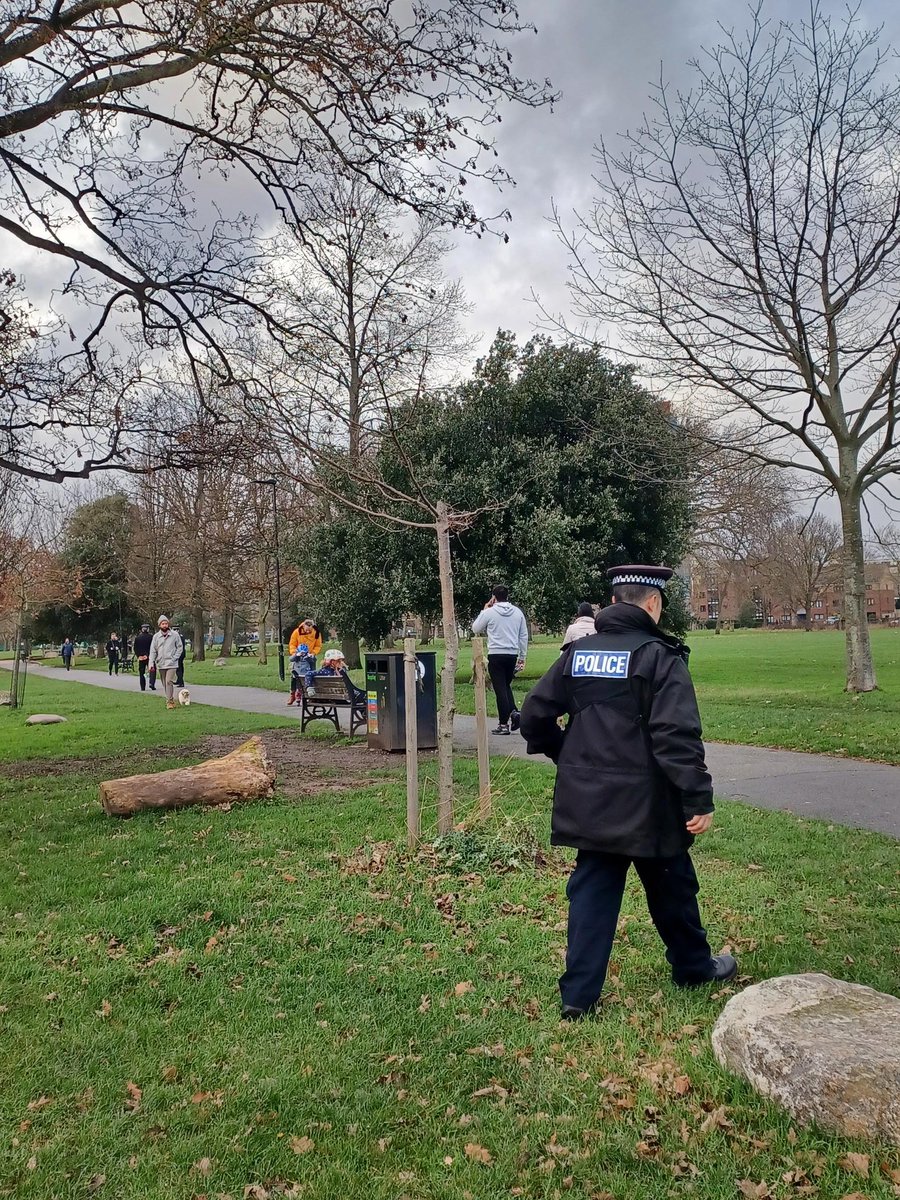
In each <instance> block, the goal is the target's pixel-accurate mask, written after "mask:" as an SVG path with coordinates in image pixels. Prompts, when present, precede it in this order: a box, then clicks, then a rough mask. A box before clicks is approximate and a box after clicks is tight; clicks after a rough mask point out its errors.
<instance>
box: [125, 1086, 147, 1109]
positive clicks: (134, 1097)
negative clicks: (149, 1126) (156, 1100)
mask: <svg viewBox="0 0 900 1200" xmlns="http://www.w3.org/2000/svg"><path fill="white" fill-rule="evenodd" d="M125 1092H126V1096H125V1111H126V1112H132V1113H136V1112H137V1111H138V1109H139V1108H140V1107H141V1097H142V1096H143V1094H144V1093H143V1091H142V1090H141V1088H139V1087H138V1085H137V1084H136V1083H133V1082H132V1081H131V1080H130V1079H129V1080H128V1082H127V1083H126V1084H125Z"/></svg>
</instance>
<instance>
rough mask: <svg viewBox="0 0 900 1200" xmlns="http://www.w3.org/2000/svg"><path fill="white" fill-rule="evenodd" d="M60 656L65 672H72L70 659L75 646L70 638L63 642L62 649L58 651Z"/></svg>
mask: <svg viewBox="0 0 900 1200" xmlns="http://www.w3.org/2000/svg"><path fill="white" fill-rule="evenodd" d="M60 654H61V655H62V660H63V664H64V666H65V668H66V670H67V671H71V670H72V657H73V656H74V654H75V645H74V643H73V641H72V639H71V638H66V640H65V641H64V642H63V644H62V647H61V649H60Z"/></svg>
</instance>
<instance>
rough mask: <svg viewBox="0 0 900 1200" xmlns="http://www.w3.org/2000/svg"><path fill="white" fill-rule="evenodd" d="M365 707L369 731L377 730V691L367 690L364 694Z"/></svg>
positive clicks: (375, 731)
mask: <svg viewBox="0 0 900 1200" xmlns="http://www.w3.org/2000/svg"><path fill="white" fill-rule="evenodd" d="M366 701H367V704H366V708H367V712H368V718H369V719H368V729H369V733H377V732H378V693H377V692H368V693H367V694H366Z"/></svg>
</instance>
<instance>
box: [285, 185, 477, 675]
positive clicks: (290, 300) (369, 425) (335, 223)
mask: <svg viewBox="0 0 900 1200" xmlns="http://www.w3.org/2000/svg"><path fill="white" fill-rule="evenodd" d="M401 217H402V214H398V210H397V206H396V205H395V204H392V203H390V202H389V201H388V200H387V198H386V197H385V196H384V195H383V194H382V193H380V192H377V191H375V190H373V189H372V188H370V187H365V186H363V185H362V184H361V183H360V182H359V181H358V180H351V181H346V180H343V179H341V178H339V177H335V178H332V179H331V180H323V182H322V185H321V187H320V188H319V189H318V190H317V191H315V192H311V193H310V194H309V196H308V197H307V198H306V201H305V206H304V210H303V224H302V230H301V232H302V237H301V238H294V239H293V240H288V241H286V242H284V243H283V244H282V247H281V254H280V261H281V263H282V264H283V266H282V274H283V290H282V291H281V295H282V296H283V300H282V303H283V304H284V305H285V314H284V323H285V324H286V325H290V328H291V334H290V337H289V338H288V339H286V340H285V343H284V345H285V349H286V351H287V361H286V364H285V366H286V369H287V370H288V372H289V373H290V374H291V375H292V376H293V377H294V379H295V380H296V381H297V382H298V383H299V384H300V387H301V389H302V393H303V400H302V405H303V406H306V405H308V406H309V407H308V409H307V412H309V413H312V414H315V415H314V417H313V418H312V420H313V422H314V424H315V425H316V427H317V428H318V429H320V430H321V431H322V432H323V433H324V434H326V436H328V435H331V436H333V437H336V439H337V440H338V441H345V442H346V448H347V453H348V455H349V459H350V463H351V464H357V463H359V462H360V461H361V459H362V456H363V454H364V452H365V451H366V449H367V448H370V447H371V446H372V445H373V444H375V443H377V440H378V438H379V437H380V435H381V430H382V426H383V423H384V412H385V399H384V398H385V397H387V398H388V402H390V401H391V399H392V398H393V397H396V396H398V395H401V394H409V392H410V390H415V388H416V387H417V386H418V385H419V382H420V380H421V379H423V378H424V377H426V376H427V377H429V378H433V377H440V376H441V375H446V374H447V373H449V372H450V371H452V370H455V369H456V366H457V364H458V363H459V362H460V361H461V360H463V359H464V358H465V356H466V354H467V353H468V351H469V349H470V348H471V344H470V342H469V341H467V339H466V338H465V337H464V336H463V334H462V332H461V330H460V326H459V317H460V316H461V315H462V313H463V312H464V311H465V300H464V297H463V293H462V288H461V286H460V285H459V283H458V282H455V281H448V280H446V279H445V278H444V276H443V273H442V260H443V257H444V255H445V254H446V252H447V249H448V247H447V244H446V242H444V241H443V240H442V239H441V238H440V236H439V231H438V229H437V227H436V225H435V223H434V221H433V220H425V219H421V218H420V219H418V220H417V221H415V222H414V223H413V224H412V225H411V227H409V228H404V224H406V225H409V222H406V223H404V221H403V220H402V219H401ZM295 420H296V418H295ZM303 424H304V425H308V424H309V421H308V420H306V419H303ZM341 633H342V638H343V640H342V647H343V650H344V654H345V656H346V658H347V661H348V663H349V664H350V665H351V666H359V657H360V656H359V638H358V636H357V631H355V630H353V629H342V630H341Z"/></svg>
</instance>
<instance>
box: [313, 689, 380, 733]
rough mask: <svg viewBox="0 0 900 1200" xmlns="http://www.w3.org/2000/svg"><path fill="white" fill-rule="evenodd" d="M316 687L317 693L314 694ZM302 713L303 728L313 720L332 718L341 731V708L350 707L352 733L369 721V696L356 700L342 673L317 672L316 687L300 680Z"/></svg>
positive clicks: (362, 727)
mask: <svg viewBox="0 0 900 1200" xmlns="http://www.w3.org/2000/svg"><path fill="white" fill-rule="evenodd" d="M310 690H312V691H313V692H314V693H315V695H310ZM300 697H301V715H300V732H301V733H303V731H304V730H305V729H306V727H307V725H308V724H309V723H310V721H330V722H331V723H332V725H333V726H334V727H335V729H336V730H337V732H338V733H340V732H341V722H340V717H339V715H338V710H339V709H342V708H349V710H350V733H351V735H352V734H354V733H356V731H357V729H364V728H365V726H366V724H367V717H366V702H365V700H354V699H353V697H352V696H351V694H350V689H349V687H348V686H347V682H346V680H345V679H344V678H343V676H341V675H315V676H314V677H313V682H312V687H311V689H310V687H309V686H308V685H307V683H306V681H305V680H303V681H302V682H301V684H300Z"/></svg>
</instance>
